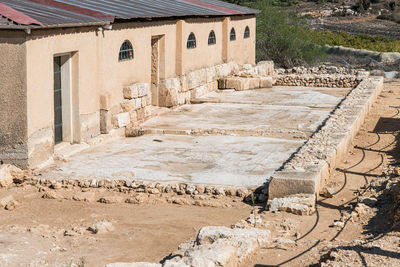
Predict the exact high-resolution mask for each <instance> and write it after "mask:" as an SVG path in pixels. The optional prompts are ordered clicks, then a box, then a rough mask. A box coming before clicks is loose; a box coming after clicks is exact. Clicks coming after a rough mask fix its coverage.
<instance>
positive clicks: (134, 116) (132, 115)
mask: <svg viewBox="0 0 400 267" xmlns="http://www.w3.org/2000/svg"><path fill="white" fill-rule="evenodd" d="M129 115H130V118H131V122H137V121H138V118H137V111H136V110H133V111H131V112H129Z"/></svg>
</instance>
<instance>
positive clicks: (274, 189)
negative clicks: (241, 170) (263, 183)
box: [268, 78, 383, 200]
mask: <svg viewBox="0 0 400 267" xmlns="http://www.w3.org/2000/svg"><path fill="white" fill-rule="evenodd" d="M382 88H383V78H366V79H364V80H363V81H362V82H361V83H360V84H359V85H358V86H357V87H356V88H355V89H353V90H352V91H351V92H350V93H349V95H348V96H347V97H346V99H344V100H343V102H342V103H341V104H340V106H339V107H338V108H337V109H336V110H335V111H334V113H333V114H332V115H331V116H330V117H329V118H328V120H327V121H326V122H325V124H324V125H323V126H322V127H321V129H320V130H319V131H318V132H316V133H315V134H314V135H313V136H312V137H311V138H310V139H309V140H308V141H307V143H306V144H305V145H303V146H302V147H301V148H300V149H299V151H298V152H297V153H296V154H294V156H293V157H292V158H291V159H290V160H289V161H288V162H287V163H286V164H285V165H284V167H283V168H282V169H281V170H279V171H277V172H275V173H274V174H273V175H272V177H271V182H270V183H269V189H268V194H269V199H270V200H272V199H274V198H282V197H287V196H290V195H295V194H315V193H317V192H319V188H320V184H321V183H322V181H323V179H325V178H329V176H330V174H331V173H332V172H333V170H334V168H335V166H336V162H337V161H338V160H340V159H341V158H342V156H343V155H344V153H345V152H346V151H347V149H348V148H349V146H350V144H351V142H352V140H353V138H354V137H355V135H356V134H357V132H358V130H359V128H360V127H361V125H362V123H363V122H364V120H365V117H366V116H367V115H368V112H369V110H370V108H371V106H372V103H373V102H374V101H375V100H376V98H377V97H378V95H379V94H380V92H381V91H382Z"/></svg>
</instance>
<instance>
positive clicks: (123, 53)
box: [118, 40, 133, 61]
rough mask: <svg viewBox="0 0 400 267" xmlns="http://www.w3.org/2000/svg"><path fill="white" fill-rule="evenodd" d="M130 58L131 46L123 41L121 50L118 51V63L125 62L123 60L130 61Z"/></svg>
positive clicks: (131, 53)
mask: <svg viewBox="0 0 400 267" xmlns="http://www.w3.org/2000/svg"><path fill="white" fill-rule="evenodd" d="M132 58H133V47H132V44H131V42H129V41H128V40H125V41H124V42H123V43H122V45H121V48H120V49H119V56H118V60H119V61H125V60H130V59H132Z"/></svg>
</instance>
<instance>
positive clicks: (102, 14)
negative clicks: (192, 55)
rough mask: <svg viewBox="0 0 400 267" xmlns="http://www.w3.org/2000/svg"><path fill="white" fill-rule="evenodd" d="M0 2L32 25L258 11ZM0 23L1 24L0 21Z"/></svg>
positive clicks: (159, 2)
mask: <svg viewBox="0 0 400 267" xmlns="http://www.w3.org/2000/svg"><path fill="white" fill-rule="evenodd" d="M0 4H3V6H4V5H5V6H7V7H8V8H9V9H12V10H14V11H15V12H11V13H10V12H8V13H7V14H6V15H5V14H3V13H6V12H5V11H4V10H5V8H4V9H3V11H2V8H1V6H0V17H1V16H2V17H3V18H7V19H9V20H11V21H13V22H14V24H15V25H31V26H34V27H51V26H68V25H70V26H72V25H74V26H76V25H80V24H82V25H86V24H95V23H112V22H114V21H115V20H117V21H121V20H134V19H151V18H171V17H196V16H231V15H248V14H256V13H258V11H257V10H254V9H249V8H246V7H242V6H238V5H234V4H229V3H226V2H222V1H218V0H57V1H56V0H0ZM10 14H11V15H10ZM13 14H14V15H13ZM15 14H20V15H23V17H24V18H25V19H24V20H21V16H18V15H15ZM29 19H31V20H29ZM0 25H4V24H3V23H2V22H0Z"/></svg>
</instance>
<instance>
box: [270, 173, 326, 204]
mask: <svg viewBox="0 0 400 267" xmlns="http://www.w3.org/2000/svg"><path fill="white" fill-rule="evenodd" d="M319 179H320V173H319V172H318V171H317V172H307V171H292V172H289V171H282V172H277V173H275V174H273V175H272V177H271V181H270V183H269V186H268V196H269V199H274V198H282V197H286V196H291V195H295V194H314V193H315V192H317V190H318V181H319Z"/></svg>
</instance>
